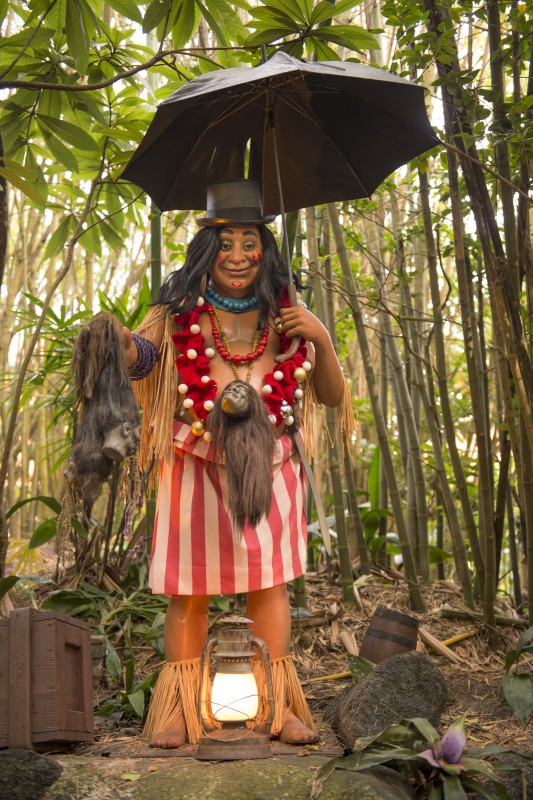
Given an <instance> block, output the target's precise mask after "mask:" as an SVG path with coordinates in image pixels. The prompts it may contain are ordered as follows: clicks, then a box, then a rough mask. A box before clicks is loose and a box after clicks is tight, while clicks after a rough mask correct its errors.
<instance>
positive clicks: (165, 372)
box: [133, 306, 178, 487]
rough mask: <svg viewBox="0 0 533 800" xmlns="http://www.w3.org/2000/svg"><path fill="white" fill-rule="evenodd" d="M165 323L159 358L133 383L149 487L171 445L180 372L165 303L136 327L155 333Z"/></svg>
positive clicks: (142, 460)
mask: <svg viewBox="0 0 533 800" xmlns="http://www.w3.org/2000/svg"><path fill="white" fill-rule="evenodd" d="M161 324H164V331H163V339H162V342H161V346H160V348H159V360H158V362H157V364H156V365H155V367H154V369H153V370H152V372H151V373H150V375H148V377H147V378H144V380H141V381H134V382H133V392H134V394H135V397H136V398H137V402H138V403H139V405H140V406H141V408H142V409H143V417H142V430H141V443H140V446H139V465H140V467H141V470H142V471H143V472H146V471H147V470H148V469H150V470H151V474H150V487H152V486H153V485H154V483H155V480H156V478H157V476H158V475H159V470H158V468H157V467H158V465H159V462H160V461H161V459H162V458H163V457H164V455H165V453H166V452H168V450H169V449H170V448H171V447H172V420H173V418H174V411H175V409H176V399H177V393H178V371H177V369H176V367H175V365H174V362H175V358H176V349H175V347H174V342H173V341H172V334H173V333H174V323H173V320H172V318H171V317H170V316H169V314H168V313H167V309H166V307H165V306H154V307H153V308H151V309H150V311H149V312H148V314H147V315H146V317H145V318H144V320H143V321H142V323H141V324H140V325H139V327H138V328H136V329H135V333H137V334H139V336H143V335H146V334H147V333H149V332H152V333H155V331H156V330H157V328H158V327H160V326H161Z"/></svg>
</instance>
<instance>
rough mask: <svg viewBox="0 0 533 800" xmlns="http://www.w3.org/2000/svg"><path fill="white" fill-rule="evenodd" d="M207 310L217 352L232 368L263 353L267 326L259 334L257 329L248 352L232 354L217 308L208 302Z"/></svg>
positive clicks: (251, 360) (265, 344)
mask: <svg viewBox="0 0 533 800" xmlns="http://www.w3.org/2000/svg"><path fill="white" fill-rule="evenodd" d="M207 311H208V312H209V317H210V318H211V330H212V332H213V339H214V342H215V347H216V349H217V352H218V354H219V356H220V357H221V358H223V359H224V360H225V361H229V363H230V366H231V367H232V369H233V367H234V366H238V365H239V364H250V365H251V364H252V363H253V362H254V361H255V360H256V358H260V357H261V356H262V355H263V353H264V352H265V350H266V346H267V340H268V326H267V327H265V328H264V329H263V332H262V333H261V335H259V331H257V333H256V335H255V338H254V342H253V345H252V350H251V352H250V353H247V354H246V355H240V354H239V353H235V354H234V353H232V352H231V350H230V348H229V341H228V337H227V336H226V332H225V330H224V326H223V325H222V320H221V319H220V315H219V313H218V311H217V309H216V308H215V307H214V306H212V305H211V304H209V305H208V306H207Z"/></svg>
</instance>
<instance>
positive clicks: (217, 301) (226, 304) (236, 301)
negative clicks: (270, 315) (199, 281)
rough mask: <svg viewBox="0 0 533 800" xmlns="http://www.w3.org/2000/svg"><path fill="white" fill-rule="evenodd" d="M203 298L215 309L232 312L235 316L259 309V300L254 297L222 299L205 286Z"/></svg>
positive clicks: (209, 287)
mask: <svg viewBox="0 0 533 800" xmlns="http://www.w3.org/2000/svg"><path fill="white" fill-rule="evenodd" d="M204 298H205V300H207V302H208V303H211V305H212V306H215V308H220V309H221V310H222V311H233V312H235V313H236V314H242V313H244V312H245V311H257V309H258V308H259V300H258V299H257V297H255V295H254V296H253V297H239V298H233V297H222V295H221V294H219V293H218V292H215V290H214V289H213V288H212V287H211V286H206V288H205V292H204Z"/></svg>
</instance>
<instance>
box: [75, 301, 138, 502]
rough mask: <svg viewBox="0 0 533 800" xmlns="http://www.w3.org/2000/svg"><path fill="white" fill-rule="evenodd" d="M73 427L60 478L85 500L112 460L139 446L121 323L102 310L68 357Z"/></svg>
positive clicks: (91, 495) (105, 475)
mask: <svg viewBox="0 0 533 800" xmlns="http://www.w3.org/2000/svg"><path fill="white" fill-rule="evenodd" d="M73 369H74V386H75V390H76V396H77V404H78V412H79V419H78V426H77V431H76V434H75V436H74V441H73V444H72V449H71V452H70V456H69V462H68V467H67V469H66V470H65V477H66V479H67V481H68V483H69V485H70V487H71V488H72V490H73V491H74V492H75V493H76V494H77V495H79V496H80V497H81V498H82V499H83V500H84V501H86V502H87V503H93V502H94V500H96V498H97V497H98V494H99V492H100V488H101V486H102V483H103V482H104V481H105V480H106V479H107V478H108V477H109V474H110V473H111V468H112V466H113V462H118V461H122V460H123V459H124V458H126V457H128V456H131V455H133V453H135V452H136V451H137V449H138V446H139V440H140V430H141V418H140V413H139V409H138V406H137V402H136V400H135V397H134V395H133V391H132V388H131V381H130V377H129V373H128V367H127V364H126V358H125V352H124V341H123V330H122V325H121V324H120V323H119V322H118V320H116V319H115V317H114V316H113V315H112V314H109V313H107V312H102V313H100V314H97V315H96V316H95V317H93V319H92V320H91V321H90V322H89V323H88V324H87V325H86V326H85V327H84V328H82V330H81V332H80V334H79V336H78V339H77V341H76V345H75V348H74V357H73Z"/></svg>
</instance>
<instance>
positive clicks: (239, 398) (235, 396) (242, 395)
mask: <svg viewBox="0 0 533 800" xmlns="http://www.w3.org/2000/svg"><path fill="white" fill-rule="evenodd" d="M250 391H253V390H252V389H251V387H250V386H248V384H246V383H243V382H242V381H232V382H231V383H228V385H227V386H226V388H225V389H224V391H223V393H222V399H221V401H220V404H221V406H222V411H224V413H225V414H229V415H230V416H235V417H242V416H245V415H246V414H248V412H249V410H250Z"/></svg>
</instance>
